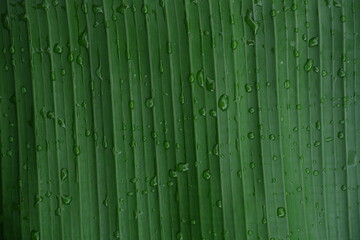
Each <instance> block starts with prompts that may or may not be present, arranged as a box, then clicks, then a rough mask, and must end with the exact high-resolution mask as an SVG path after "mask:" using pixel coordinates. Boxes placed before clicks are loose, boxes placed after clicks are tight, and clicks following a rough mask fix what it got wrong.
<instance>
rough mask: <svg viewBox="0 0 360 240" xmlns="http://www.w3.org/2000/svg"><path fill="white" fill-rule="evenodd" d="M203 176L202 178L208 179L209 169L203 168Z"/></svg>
mask: <svg viewBox="0 0 360 240" xmlns="http://www.w3.org/2000/svg"><path fill="white" fill-rule="evenodd" d="M203 178H204V179H205V180H210V178H211V174H210V170H205V171H204V172H203Z"/></svg>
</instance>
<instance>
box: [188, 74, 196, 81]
mask: <svg viewBox="0 0 360 240" xmlns="http://www.w3.org/2000/svg"><path fill="white" fill-rule="evenodd" d="M194 81H195V76H194V74H193V73H191V74H190V75H189V83H193V82H194Z"/></svg>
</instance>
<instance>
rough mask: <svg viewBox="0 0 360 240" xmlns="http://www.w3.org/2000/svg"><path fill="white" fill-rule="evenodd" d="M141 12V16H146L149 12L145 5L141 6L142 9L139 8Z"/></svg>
mask: <svg viewBox="0 0 360 240" xmlns="http://www.w3.org/2000/svg"><path fill="white" fill-rule="evenodd" d="M141 12H142V13H143V14H147V13H148V12H149V10H148V7H147V5H143V7H142V8H141Z"/></svg>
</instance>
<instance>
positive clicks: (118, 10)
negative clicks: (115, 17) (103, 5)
mask: <svg viewBox="0 0 360 240" xmlns="http://www.w3.org/2000/svg"><path fill="white" fill-rule="evenodd" d="M128 8H129V5H127V4H125V3H122V4H121V5H120V7H118V8H117V9H116V11H117V12H118V13H121V14H124V12H125V10H126V9H128Z"/></svg>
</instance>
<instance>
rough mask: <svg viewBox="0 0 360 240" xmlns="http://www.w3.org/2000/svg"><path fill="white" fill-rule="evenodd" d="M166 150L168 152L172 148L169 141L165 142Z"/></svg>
mask: <svg viewBox="0 0 360 240" xmlns="http://www.w3.org/2000/svg"><path fill="white" fill-rule="evenodd" d="M164 148H165V149H166V150H167V149H169V148H170V142H169V141H164Z"/></svg>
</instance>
